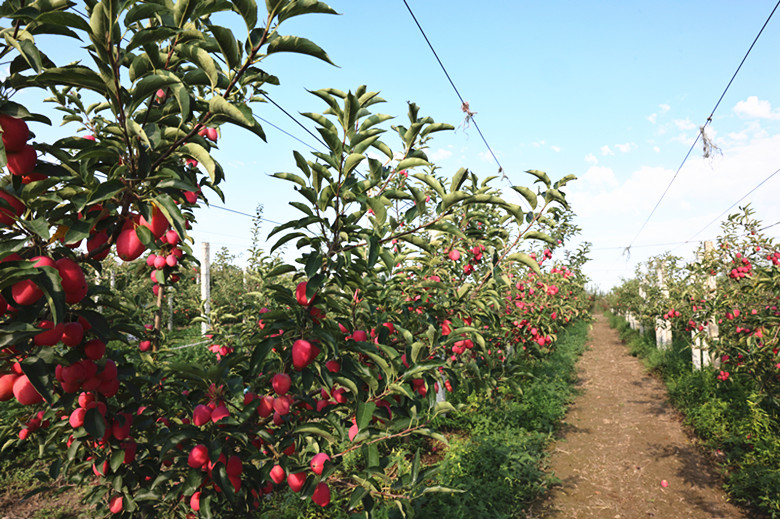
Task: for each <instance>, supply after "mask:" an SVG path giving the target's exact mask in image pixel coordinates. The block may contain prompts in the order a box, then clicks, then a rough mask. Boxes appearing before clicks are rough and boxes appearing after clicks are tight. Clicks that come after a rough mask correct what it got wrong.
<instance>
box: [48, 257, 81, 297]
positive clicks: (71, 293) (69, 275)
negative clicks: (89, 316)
mask: <svg viewBox="0 0 780 519" xmlns="http://www.w3.org/2000/svg"><path fill="white" fill-rule="evenodd" d="M54 267H55V268H56V269H57V272H59V274H60V278H61V279H62V289H63V290H64V291H65V301H66V302H67V303H68V304H74V303H78V302H79V301H81V300H82V299H84V297H85V296H86V295H87V279H86V277H85V276H84V271H83V270H81V266H80V265H79V264H78V263H76V262H75V261H73V260H72V259H70V258H60V259H58V260H57V261H55V262H54Z"/></svg>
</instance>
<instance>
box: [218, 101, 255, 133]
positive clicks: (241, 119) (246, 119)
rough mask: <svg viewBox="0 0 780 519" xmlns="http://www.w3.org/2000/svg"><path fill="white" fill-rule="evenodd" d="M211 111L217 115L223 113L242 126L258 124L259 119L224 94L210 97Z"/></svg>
mask: <svg viewBox="0 0 780 519" xmlns="http://www.w3.org/2000/svg"><path fill="white" fill-rule="evenodd" d="M209 111H210V112H211V113H213V114H215V115H223V116H225V117H227V118H228V119H229V120H230V121H231V122H235V123H237V124H241V125H242V126H247V127H248V126H256V125H257V121H256V120H255V118H254V117H252V116H251V115H249V116H247V114H245V113H243V112H242V111H241V110H240V109H239V108H238V107H237V106H235V105H234V104H233V103H231V102H230V101H228V100H227V99H225V98H224V97H222V96H216V97H212V98H211V99H209Z"/></svg>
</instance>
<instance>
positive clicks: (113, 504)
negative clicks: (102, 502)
mask: <svg viewBox="0 0 780 519" xmlns="http://www.w3.org/2000/svg"><path fill="white" fill-rule="evenodd" d="M122 499H123V498H122V496H120V495H116V496H113V497H112V498H111V499H109V500H108V510H109V511H110V512H111V513H112V514H118V513H119V512H121V511H122V508H124V505H123V503H122Z"/></svg>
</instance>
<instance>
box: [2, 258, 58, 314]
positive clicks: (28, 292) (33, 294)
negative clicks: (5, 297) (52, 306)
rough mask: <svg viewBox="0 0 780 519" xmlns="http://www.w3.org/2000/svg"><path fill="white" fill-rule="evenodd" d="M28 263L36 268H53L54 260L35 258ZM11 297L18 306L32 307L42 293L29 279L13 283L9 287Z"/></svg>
mask: <svg viewBox="0 0 780 519" xmlns="http://www.w3.org/2000/svg"><path fill="white" fill-rule="evenodd" d="M30 261H32V262H33V265H34V266H36V267H54V266H55V264H54V260H52V259H51V258H48V257H46V256H36V257H34V258H32V259H31V260H30ZM11 295H12V296H13V298H14V301H16V304H19V305H32V304H35V303H36V302H37V301H38V300H39V299H40V298H41V297H43V292H42V291H41V289H40V288H38V285H36V284H35V283H34V282H33V281H32V280H31V279H25V280H23V281H19V282H18V283H15V284H14V285H13V286H12V287H11Z"/></svg>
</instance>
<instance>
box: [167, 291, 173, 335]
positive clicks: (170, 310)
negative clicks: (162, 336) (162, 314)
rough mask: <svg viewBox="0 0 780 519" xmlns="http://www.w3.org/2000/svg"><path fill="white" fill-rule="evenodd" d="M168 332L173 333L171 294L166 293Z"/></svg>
mask: <svg viewBox="0 0 780 519" xmlns="http://www.w3.org/2000/svg"><path fill="white" fill-rule="evenodd" d="M168 331H169V332H172V331H173V292H172V291H170V292H168Z"/></svg>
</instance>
